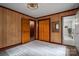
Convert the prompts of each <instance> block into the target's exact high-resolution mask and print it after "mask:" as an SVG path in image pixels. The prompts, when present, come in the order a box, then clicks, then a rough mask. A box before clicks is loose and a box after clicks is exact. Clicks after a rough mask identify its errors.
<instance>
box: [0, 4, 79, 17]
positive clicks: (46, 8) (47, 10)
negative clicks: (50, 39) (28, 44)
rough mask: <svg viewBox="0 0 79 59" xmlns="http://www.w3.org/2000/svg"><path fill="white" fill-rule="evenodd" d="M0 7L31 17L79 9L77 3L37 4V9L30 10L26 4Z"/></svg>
mask: <svg viewBox="0 0 79 59" xmlns="http://www.w3.org/2000/svg"><path fill="white" fill-rule="evenodd" d="M0 5H2V6H5V7H8V8H10V9H13V10H16V11H19V12H21V13H24V14H27V15H29V16H32V17H41V16H45V15H50V14H54V13H58V12H62V11H65V10H69V9H73V8H77V7H79V3H38V9H35V10H30V9H28V8H27V3H0Z"/></svg>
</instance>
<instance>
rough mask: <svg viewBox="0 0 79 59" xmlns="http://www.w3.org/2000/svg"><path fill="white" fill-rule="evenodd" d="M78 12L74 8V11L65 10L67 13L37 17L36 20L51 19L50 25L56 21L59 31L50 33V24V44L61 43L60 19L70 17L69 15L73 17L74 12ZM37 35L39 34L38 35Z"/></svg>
mask: <svg viewBox="0 0 79 59" xmlns="http://www.w3.org/2000/svg"><path fill="white" fill-rule="evenodd" d="M78 10H79V8H76V9H71V10H67V11H63V12H59V13H55V14H51V15H48V16H44V17H38V18H37V19H38V20H43V19H46V18H50V19H51V23H52V22H56V21H59V26H60V29H59V32H52V24H51V33H50V34H51V36H50V37H51V40H50V41H51V42H54V43H60V44H61V43H62V40H63V39H62V17H63V16H68V15H69V16H70V15H74V14H76V12H77V11H78ZM38 34H39V33H38Z"/></svg>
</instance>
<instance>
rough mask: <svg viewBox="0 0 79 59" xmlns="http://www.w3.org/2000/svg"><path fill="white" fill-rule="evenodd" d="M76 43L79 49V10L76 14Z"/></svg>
mask: <svg viewBox="0 0 79 59" xmlns="http://www.w3.org/2000/svg"><path fill="white" fill-rule="evenodd" d="M75 45H76V47H77V49H78V51H79V11H78V12H77V14H76V22H75Z"/></svg>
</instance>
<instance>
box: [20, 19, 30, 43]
mask: <svg viewBox="0 0 79 59" xmlns="http://www.w3.org/2000/svg"><path fill="white" fill-rule="evenodd" d="M21 21H22V23H21V24H22V27H21V28H22V43H26V42H29V41H30V20H29V19H28V18H22V20H21Z"/></svg>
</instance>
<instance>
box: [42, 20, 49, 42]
mask: <svg viewBox="0 0 79 59" xmlns="http://www.w3.org/2000/svg"><path fill="white" fill-rule="evenodd" d="M43 22H44V23H43V27H44V28H43V39H44V40H45V41H49V20H45V21H43Z"/></svg>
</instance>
